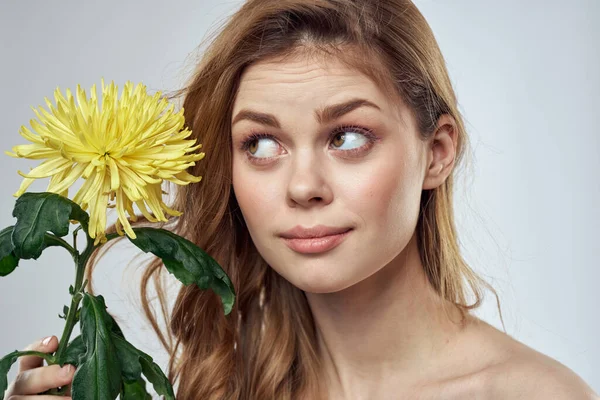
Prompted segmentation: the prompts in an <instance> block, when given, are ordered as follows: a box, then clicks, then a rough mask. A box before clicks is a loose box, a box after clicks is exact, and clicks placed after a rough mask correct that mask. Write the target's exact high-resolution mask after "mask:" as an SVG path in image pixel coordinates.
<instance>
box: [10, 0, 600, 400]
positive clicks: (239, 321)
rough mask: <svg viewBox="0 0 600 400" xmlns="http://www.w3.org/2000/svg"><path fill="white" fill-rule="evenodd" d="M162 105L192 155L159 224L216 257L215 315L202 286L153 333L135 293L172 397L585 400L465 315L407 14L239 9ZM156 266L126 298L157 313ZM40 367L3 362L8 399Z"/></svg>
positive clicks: (344, 3) (273, 0)
mask: <svg viewBox="0 0 600 400" xmlns="http://www.w3.org/2000/svg"><path fill="white" fill-rule="evenodd" d="M181 94H184V95H185V101H184V104H183V106H184V108H185V116H186V121H187V123H188V125H189V127H190V128H191V130H192V131H193V132H194V135H195V136H196V137H197V138H198V139H199V141H200V142H201V143H203V149H205V152H206V158H205V159H204V160H203V161H202V162H201V163H199V164H198V165H196V166H194V167H193V168H192V170H191V171H190V172H192V173H194V174H196V175H202V176H204V179H203V181H202V183H201V184H197V185H191V186H185V187H182V188H181V189H179V191H178V193H177V196H178V197H177V199H176V201H175V204H174V206H175V208H176V209H178V210H182V211H183V212H184V214H183V216H182V217H180V218H174V219H173V220H172V223H173V226H172V229H173V230H175V231H176V232H177V233H179V234H181V235H184V236H186V237H188V238H190V239H191V240H194V241H195V242H196V243H198V245H199V246H201V247H202V248H204V249H206V250H207V252H208V253H209V254H211V255H212V256H213V257H214V258H215V259H217V261H218V262H219V263H220V264H221V265H222V266H223V268H224V269H225V271H226V272H227V273H228V275H229V276H230V277H231V278H232V281H233V282H234V285H235V288H236V294H237V299H236V305H235V308H234V310H233V312H232V314H231V315H229V316H228V317H225V316H224V315H223V313H222V308H221V305H220V301H219V299H218V298H217V297H216V296H215V295H214V293H212V292H205V291H201V290H199V289H197V288H196V287H192V286H189V287H183V288H182V289H181V290H180V292H179V295H178V297H177V300H176V303H175V306H174V309H173V311H172V314H171V315H168V316H167V317H168V318H169V321H170V326H169V327H170V331H169V332H166V336H165V335H163V334H162V333H161V332H160V330H159V328H158V325H157V322H156V319H155V317H154V316H153V314H152V312H151V310H150V308H149V306H148V298H147V297H145V300H146V301H145V303H144V305H145V312H146V314H147V316H148V318H149V319H150V320H151V322H152V323H153V326H154V328H155V329H156V330H157V333H158V335H159V337H160V339H161V340H162V342H163V344H164V345H165V347H166V348H167V349H168V350H169V352H170V354H171V356H172V358H171V364H170V366H169V370H170V371H169V372H170V373H169V376H170V378H171V379H172V380H173V381H174V382H176V383H177V384H178V387H177V398H178V399H180V400H184V399H185V400H187V399H278V400H279V399H319V398H322V399H363V398H364V399H366V398H369V399H466V398H477V399H550V398H551V399H592V398H597V397H594V396H595V395H594V394H593V393H592V390H591V389H590V388H589V387H588V386H587V385H586V384H585V383H584V382H583V381H582V380H581V379H580V378H579V377H578V376H577V375H576V374H574V373H573V372H572V371H570V370H569V369H567V368H566V367H565V366H563V365H561V364H560V363H558V362H557V361H555V360H553V359H550V358H549V357H547V356H544V355H542V354H540V353H538V352H536V351H534V350H533V349H531V348H528V347H527V346H525V345H523V344H521V343H519V342H517V341H516V340H514V339H513V338H511V337H510V336H508V335H506V334H505V333H502V332H500V331H498V330H496V329H495V328H493V327H492V326H490V325H489V324H487V323H484V322H483V321H481V320H479V319H477V318H476V317H475V316H473V315H471V314H470V312H471V310H473V309H475V308H476V307H477V306H479V304H480V302H481V299H482V289H483V288H484V287H487V288H488V289H490V290H491V291H492V292H493V293H494V294H495V292H494V291H493V289H492V288H491V287H489V285H487V283H485V282H484V281H483V280H482V279H481V278H480V277H478V276H477V275H476V274H475V273H474V272H473V271H472V270H471V269H470V267H469V266H468V265H467V264H466V263H465V261H464V259H463V258H462V257H461V254H460V252H459V246H458V239H457V233H456V231H455V228H454V217H453V202H452V192H453V181H454V179H453V176H454V171H455V170H456V168H457V167H458V166H459V165H460V162H461V161H462V158H463V154H464V152H465V149H466V147H467V146H468V140H467V136H466V132H465V128H464V124H463V121H462V118H461V115H460V113H459V112H458V110H457V105H456V98H455V95H454V92H453V88H452V86H451V83H450V79H449V77H448V73H447V70H446V67H445V63H444V59H443V57H442V55H441V53H440V50H439V48H438V46H437V43H436V41H435V38H434V36H433V33H432V31H431V29H430V28H429V26H428V24H427V22H426V21H425V20H424V18H423V16H422V15H421V14H420V13H419V11H418V10H417V8H416V7H415V6H414V5H413V4H412V3H411V2H409V1H406V0H381V1H368V0H250V1H248V2H246V3H245V4H244V6H243V7H242V8H241V9H240V10H239V12H237V13H236V14H235V15H233V17H232V18H231V19H230V21H229V23H228V24H227V25H226V26H225V27H224V29H223V30H222V31H221V33H220V34H219V35H218V36H217V37H216V38H215V40H214V41H213V42H212V44H211V46H210V47H209V48H208V50H207V51H206V54H205V56H204V58H203V59H202V60H201V62H200V64H199V66H198V69H197V71H196V73H195V74H194V76H193V79H192V80H191V81H190V83H189V85H188V86H187V87H186V88H185V89H184V90H183V91H182V92H181ZM139 221H140V222H138V225H139V224H143V223H145V222H146V221H145V219H144V218H143V217H141V216H140V218H139ZM113 228H114V227H113ZM111 243H112V244H111V245H108V246H112V245H114V244H115V242H111ZM107 248H108V247H107ZM107 248H105V250H106V249H107ZM160 267H161V264H160V260H158V259H157V260H154V261H153V263H152V264H151V265H150V267H149V268H148V269H147V271H146V273H145V276H144V280H143V282H142V289H143V291H144V294H145V295H146V294H147V293H146V289H147V284H148V282H149V280H150V278H153V279H154V282H155V283H156V285H157V288H158V290H159V293H160V294H161V297H160V299H161V302H162V303H163V305H164V304H165V303H166V302H165V299H164V295H162V294H163V292H162V290H163V289H162V285H161V279H160V277H161V273H162V271H163V269H161V268H160ZM91 271H92V269H88V273H89V275H88V278H91ZM470 297H472V298H473V301H469V298H470ZM165 309H166V308H164V307H163V308H162V310H163V312H165V311H164V310H165ZM57 345H58V341H57V338H55V337H54V336H52V337H50V339H49V342H47V344H45V345H42V344H41V343H36V344H32V345H31V346H30V348H35V349H37V350H39V351H45V352H52V351H54V350H55V349H56V347H57ZM41 365H42V364H41V361H40V359H39V358H33V357H24V358H22V359H21V361H20V373H19V378H17V380H16V381H15V382H13V384H11V387H10V389H9V394H8V396H11V395H12V396H17V395H25V394H35V393H39V392H42V391H44V390H46V389H48V388H52V387H57V386H61V385H68V384H69V383H70V381H71V379H72V373H73V371H72V370H71V371H69V370H66V371H65V372H66V373H65V375H63V376H61V375H60V374H59V372H58V368H57V367H56V366H51V367H41ZM25 371H26V372H25Z"/></svg>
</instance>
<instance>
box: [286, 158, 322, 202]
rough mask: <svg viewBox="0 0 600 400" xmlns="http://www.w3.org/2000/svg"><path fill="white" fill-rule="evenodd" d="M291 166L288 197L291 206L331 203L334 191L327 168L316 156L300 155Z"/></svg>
mask: <svg viewBox="0 0 600 400" xmlns="http://www.w3.org/2000/svg"><path fill="white" fill-rule="evenodd" d="M292 164H293V165H292V166H291V167H290V168H291V171H290V174H289V181H288V183H287V199H288V201H289V204H290V206H291V207H296V206H302V207H310V206H314V205H317V204H329V203H331V201H332V200H333V193H332V191H331V187H330V186H329V184H328V177H327V170H326V169H325V168H324V167H323V165H321V164H320V163H319V162H318V161H316V160H315V159H314V158H310V157H298V158H297V159H296V160H295V161H294V163H292Z"/></svg>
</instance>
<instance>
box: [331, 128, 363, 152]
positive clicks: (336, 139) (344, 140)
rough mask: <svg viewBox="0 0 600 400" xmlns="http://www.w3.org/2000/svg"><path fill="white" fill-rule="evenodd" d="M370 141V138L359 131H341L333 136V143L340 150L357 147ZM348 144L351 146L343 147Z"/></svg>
mask: <svg viewBox="0 0 600 400" xmlns="http://www.w3.org/2000/svg"><path fill="white" fill-rule="evenodd" d="M368 142H369V139H368V138H367V137H366V136H365V135H363V134H361V133H359V132H352V131H347V132H339V133H337V134H335V135H334V136H333V140H332V141H331V143H332V144H333V145H334V146H335V147H336V149H339V150H351V149H357V148H360V147H362V146H364V145H365V144H367V143H368ZM345 144H348V145H349V146H350V147H341V146H343V145H345Z"/></svg>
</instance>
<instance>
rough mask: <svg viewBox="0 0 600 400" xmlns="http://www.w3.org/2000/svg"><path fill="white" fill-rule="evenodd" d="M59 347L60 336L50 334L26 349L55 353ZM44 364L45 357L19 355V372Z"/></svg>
mask: <svg viewBox="0 0 600 400" xmlns="http://www.w3.org/2000/svg"><path fill="white" fill-rule="evenodd" d="M57 348H58V338H57V337H56V336H48V337H47V338H44V339H40V340H38V341H37V342H34V343H31V344H30V345H29V346H27V347H26V348H25V350H34V351H39V352H42V353H53V352H54V351H56V349H57ZM42 365H44V359H43V358H41V357H38V356H23V357H19V372H22V371H27V370H29V369H32V368H37V367H41V366H42Z"/></svg>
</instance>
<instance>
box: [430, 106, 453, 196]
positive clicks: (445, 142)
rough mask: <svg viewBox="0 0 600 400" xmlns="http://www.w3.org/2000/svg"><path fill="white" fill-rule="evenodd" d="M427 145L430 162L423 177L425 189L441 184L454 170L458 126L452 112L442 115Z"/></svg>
mask: <svg viewBox="0 0 600 400" xmlns="http://www.w3.org/2000/svg"><path fill="white" fill-rule="evenodd" d="M426 145H427V149H426V159H427V161H428V163H427V170H426V171H425V178H424V179H423V190H427V189H435V188H436V187H438V186H440V185H441V184H442V183H444V181H445V180H446V178H447V177H448V175H450V173H451V172H452V167H453V166H454V160H455V157H456V146H457V126H456V121H455V120H454V118H453V117H452V116H451V115H450V114H443V115H441V116H440V118H439V119H438V122H437V125H436V130H435V133H434V135H433V137H432V138H431V139H429V140H428V141H427V143H426Z"/></svg>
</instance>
